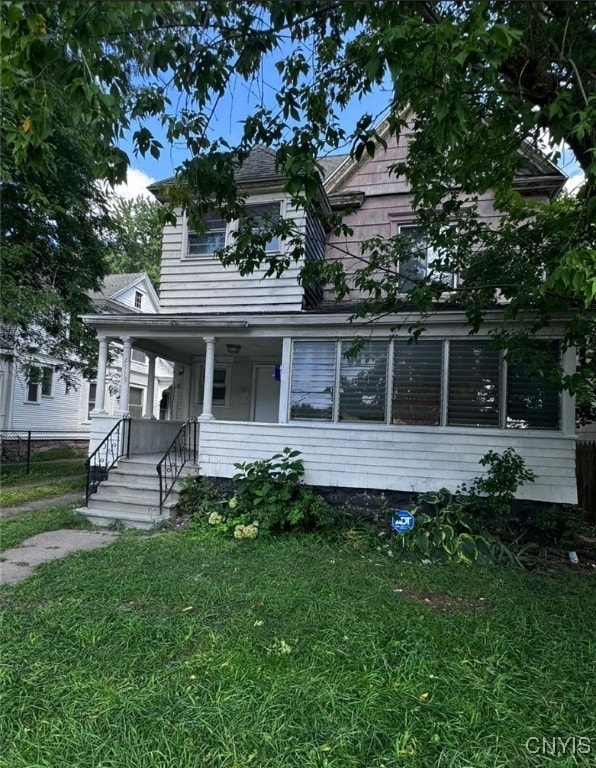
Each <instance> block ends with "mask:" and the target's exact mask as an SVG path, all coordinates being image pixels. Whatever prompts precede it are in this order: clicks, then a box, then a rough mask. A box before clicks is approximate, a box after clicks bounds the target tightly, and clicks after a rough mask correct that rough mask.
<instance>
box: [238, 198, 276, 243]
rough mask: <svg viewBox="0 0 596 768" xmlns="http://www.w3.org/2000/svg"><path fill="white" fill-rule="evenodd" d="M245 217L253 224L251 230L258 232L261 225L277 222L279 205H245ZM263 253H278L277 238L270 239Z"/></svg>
mask: <svg viewBox="0 0 596 768" xmlns="http://www.w3.org/2000/svg"><path fill="white" fill-rule="evenodd" d="M246 216H247V218H249V219H251V221H252V222H253V224H252V226H253V228H254V229H256V230H258V229H259V228H260V227H261V226H262V225H263V224H265V225H267V224H268V223H270V222H277V221H279V203H259V204H258V205H247V206H246ZM265 251H279V238H278V237H272V238H271V240H269V241H268V242H267V244H266V245H265Z"/></svg>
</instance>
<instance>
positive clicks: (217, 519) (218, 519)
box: [208, 512, 224, 525]
mask: <svg viewBox="0 0 596 768" xmlns="http://www.w3.org/2000/svg"><path fill="white" fill-rule="evenodd" d="M223 521H224V519H223V516H222V515H220V514H219V512H212V513H211V514H210V515H209V518H208V522H209V525H219V524H220V523H223Z"/></svg>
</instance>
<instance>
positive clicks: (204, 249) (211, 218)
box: [186, 213, 228, 258]
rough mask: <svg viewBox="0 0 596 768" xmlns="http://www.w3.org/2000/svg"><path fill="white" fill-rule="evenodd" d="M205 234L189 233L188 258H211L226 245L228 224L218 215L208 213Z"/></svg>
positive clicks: (190, 231)
mask: <svg viewBox="0 0 596 768" xmlns="http://www.w3.org/2000/svg"><path fill="white" fill-rule="evenodd" d="M204 226H205V231H204V232H194V231H193V230H189V232H188V247H187V253H186V255H187V257H188V258H193V257H196V256H210V255H211V254H213V253H215V251H217V250H219V249H221V248H223V247H224V246H225V244H226V228H227V226H228V225H227V223H226V222H225V221H224V220H223V219H222V218H220V217H219V215H218V214H217V213H208V214H207V215H206V216H205V219H204Z"/></svg>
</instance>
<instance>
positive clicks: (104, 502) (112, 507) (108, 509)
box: [87, 494, 175, 520]
mask: <svg viewBox="0 0 596 768" xmlns="http://www.w3.org/2000/svg"><path fill="white" fill-rule="evenodd" d="M174 507H175V504H174V503H173V502H171V501H170V500H169V499H168V500H167V501H166V503H165V504H164V507H163V514H160V511H159V499H157V500H156V502H155V503H153V504H151V503H149V502H148V503H145V502H143V501H142V500H141V499H136V498H135V497H134V496H121V497H118V498H117V499H111V498H102V497H100V496H98V495H97V494H94V495H93V496H90V497H89V501H88V503H87V510H88V511H89V512H95V513H98V514H102V515H105V516H106V517H107V516H111V517H115V518H117V519H122V518H127V517H128V516H130V515H133V516H135V515H136V516H139V517H146V518H147V519H151V520H153V519H155V518H166V519H167V518H169V517H170V515H171V513H172V511H173V509H174Z"/></svg>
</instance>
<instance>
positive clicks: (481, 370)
mask: <svg viewBox="0 0 596 768" xmlns="http://www.w3.org/2000/svg"><path fill="white" fill-rule="evenodd" d="M500 369H501V355H500V353H499V351H498V350H497V349H495V348H494V347H493V346H492V345H491V343H490V342H488V341H469V340H467V339H466V340H459V339H454V340H452V341H450V343H449V393H448V401H447V423H448V424H449V425H452V426H461V427H481V426H486V427H498V426H499V405H500Z"/></svg>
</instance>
